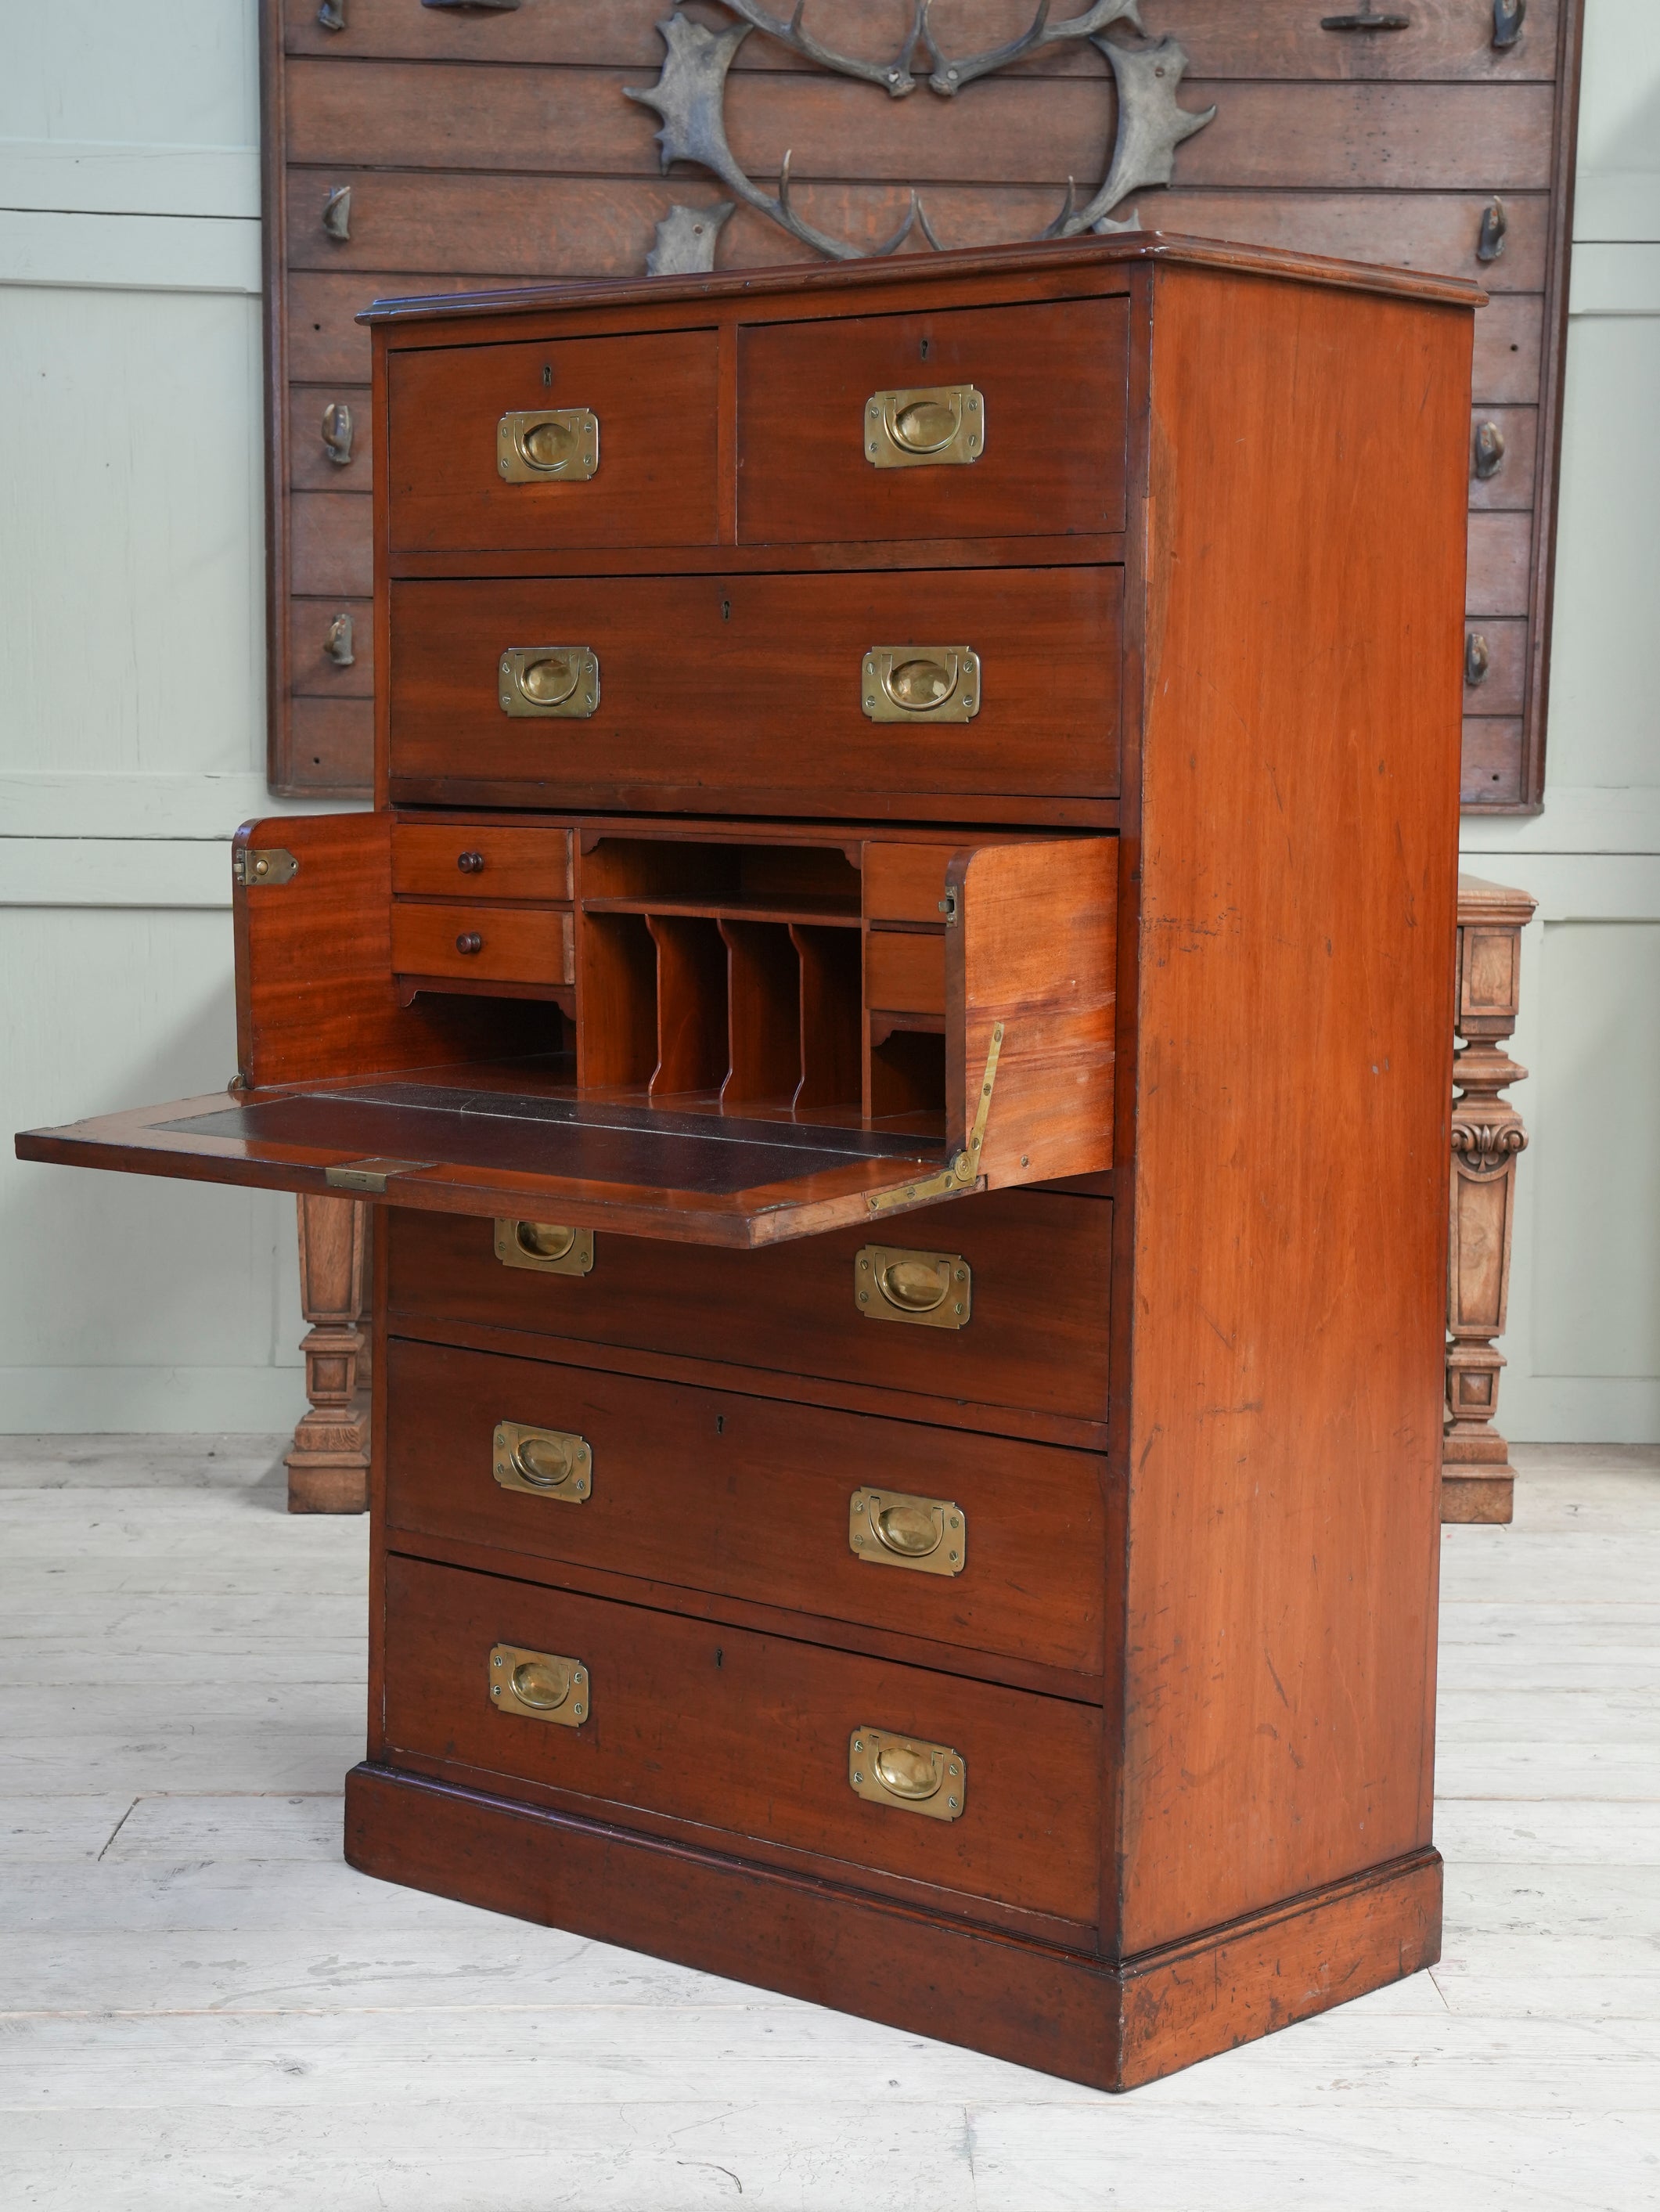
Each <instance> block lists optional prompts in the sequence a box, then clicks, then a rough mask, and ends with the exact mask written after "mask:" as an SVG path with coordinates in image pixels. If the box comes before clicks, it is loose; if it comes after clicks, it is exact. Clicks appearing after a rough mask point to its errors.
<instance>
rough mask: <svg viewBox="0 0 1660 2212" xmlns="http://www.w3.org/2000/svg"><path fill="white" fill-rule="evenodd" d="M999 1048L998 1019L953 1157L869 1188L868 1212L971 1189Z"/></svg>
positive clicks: (989, 1104) (1001, 1036)
mask: <svg viewBox="0 0 1660 2212" xmlns="http://www.w3.org/2000/svg"><path fill="white" fill-rule="evenodd" d="M1002 1049H1003V1024H1001V1022H999V1023H998V1024H997V1026H996V1028H995V1029H994V1030H993V1031H992V1033H991V1049H990V1051H989V1052H988V1053H987V1054H986V1072H985V1073H984V1075H982V1077H981V1079H980V1104H979V1107H978V1109H976V1113H975V1116H974V1127H972V1128H971V1129H970V1132H969V1140H968V1142H967V1144H966V1145H964V1147H963V1149H962V1151H961V1152H958V1154H957V1156H956V1158H954V1159H952V1160H949V1161H948V1162H947V1163H946V1165H945V1166H944V1167H943V1168H941V1169H939V1171H938V1172H937V1173H936V1174H933V1175H929V1176H918V1177H917V1179H916V1181H915V1182H902V1183H897V1184H896V1185H895V1186H894V1188H892V1189H891V1190H877V1191H873V1192H872V1193H871V1194H870V1196H869V1197H868V1198H867V1199H866V1200H865V1206H866V1210H867V1211H868V1212H872V1213H887V1212H891V1210H892V1209H893V1208H894V1207H895V1206H918V1205H920V1204H921V1202H922V1201H923V1200H925V1199H930V1198H956V1197H959V1196H960V1195H961V1194H962V1193H963V1192H964V1191H965V1190H972V1189H973V1188H974V1186H975V1182H976V1179H977V1177H978V1176H979V1173H980V1152H981V1148H982V1146H983V1145H984V1143H985V1141H986V1117H987V1115H988V1114H989V1113H990V1111H991V1092H992V1085H994V1083H995V1082H996V1080H997V1055H998V1054H999V1053H1000V1052H1001V1050H1002Z"/></svg>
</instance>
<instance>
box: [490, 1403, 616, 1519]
mask: <svg viewBox="0 0 1660 2212" xmlns="http://www.w3.org/2000/svg"><path fill="white" fill-rule="evenodd" d="M491 1452H492V1461H491V1472H492V1473H493V1474H494V1475H495V1477H496V1480H497V1481H498V1482H499V1483H500V1484H501V1486H502V1489H503V1490H527V1491H529V1492H530V1493H531V1494H532V1497H535V1498H564V1499H566V1500H568V1501H569V1503H570V1504H575V1505H580V1504H581V1502H582V1500H583V1499H584V1498H586V1497H587V1494H588V1492H589V1491H590V1490H591V1489H592V1488H593V1452H592V1450H591V1449H589V1446H588V1441H587V1437H579V1436H576V1435H575V1434H573V1433H572V1432H571V1431H568V1430H565V1429H527V1428H526V1426H525V1425H524V1423H523V1422H522V1421H498V1422H497V1423H496V1434H495V1437H493V1439H492V1440H491Z"/></svg>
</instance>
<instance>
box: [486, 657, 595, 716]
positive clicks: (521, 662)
mask: <svg viewBox="0 0 1660 2212" xmlns="http://www.w3.org/2000/svg"><path fill="white" fill-rule="evenodd" d="M496 690H497V692H498V694H499V696H500V698H501V701H502V713H503V714H514V715H521V714H558V715H562V716H563V717H564V718H565V719H566V720H569V721H574V722H585V721H587V718H588V716H589V715H590V714H593V710H594V708H596V707H597V706H598V705H599V655H598V653H595V652H594V651H593V647H590V646H586V645H510V646H509V647H508V649H507V651H506V652H505V653H503V654H502V660H501V665H500V667H499V669H498V671H497V682H496Z"/></svg>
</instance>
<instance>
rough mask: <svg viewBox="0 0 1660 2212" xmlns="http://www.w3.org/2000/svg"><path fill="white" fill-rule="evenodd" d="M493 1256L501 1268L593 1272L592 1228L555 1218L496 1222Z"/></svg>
mask: <svg viewBox="0 0 1660 2212" xmlns="http://www.w3.org/2000/svg"><path fill="white" fill-rule="evenodd" d="M496 1258H497V1259H498V1260H499V1261H501V1262H502V1266H503V1267H532V1268H534V1269H535V1271H536V1273H538V1274H539V1275H587V1274H592V1273H593V1230H591V1229H567V1228H565V1227H563V1226H562V1225H561V1224H560V1223H558V1222H556V1221H498V1222H497V1223H496Z"/></svg>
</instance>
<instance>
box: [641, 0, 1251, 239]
mask: <svg viewBox="0 0 1660 2212" xmlns="http://www.w3.org/2000/svg"><path fill="white" fill-rule="evenodd" d="M721 5H722V6H723V7H724V8H725V9H727V12H728V13H729V14H731V15H735V16H736V17H737V18H738V19H739V20H738V21H735V22H733V23H730V24H728V25H727V27H726V28H725V29H723V30H720V31H711V30H710V29H708V27H707V26H706V25H704V24H702V23H698V22H695V21H692V20H691V19H690V17H689V16H685V15H672V16H670V17H669V18H668V19H667V21H664V22H661V23H660V24H659V25H658V30H659V32H660V33H661V35H662V40H663V44H664V46H665V47H666V53H665V55H664V58H663V66H662V72H661V75H660V76H659V78H658V81H657V82H656V84H655V85H654V86H652V87H651V88H649V89H647V88H643V87H637V86H630V87H628V88H626V89H627V91H628V96H629V99H630V100H639V101H641V102H642V104H643V105H644V106H648V107H651V108H654V109H655V110H656V112H657V113H658V114H659V115H660V116H661V118H663V127H662V129H661V130H660V131H659V132H658V133H657V143H658V145H659V146H660V149H661V151H662V161H663V167H664V168H665V169H667V168H669V167H671V166H672V163H674V162H676V161H691V162H694V163H696V166H697V167H699V168H702V169H707V170H708V171H709V173H711V175H713V176H714V177H717V178H718V179H720V181H721V183H722V184H723V185H725V186H726V188H727V191H730V192H731V193H733V195H734V197H733V198H732V199H730V200H721V201H717V202H716V203H715V204H714V206H713V207H710V208H692V207H684V206H681V205H680V204H678V203H677V204H675V205H673V206H672V207H671V208H670V210H669V212H668V214H667V215H666V216H665V217H664V219H663V220H662V222H660V223H659V224H658V226H657V241H656V244H655V246H654V247H653V249H652V252H650V253H649V254H648V257H647V260H646V266H647V269H648V270H649V271H650V273H651V274H652V275H653V276H670V275H675V276H686V275H695V274H696V273H697V272H699V271H701V270H707V269H713V268H714V252H715V247H716V246H717V244H718V243H719V240H720V236H721V229H722V228H723V226H724V225H725V223H726V222H727V217H728V216H731V215H732V214H733V211H734V210H735V208H736V207H737V205H738V204H739V201H741V202H742V203H743V204H745V206H746V207H751V208H753V209H754V210H756V212H757V214H758V215H763V216H766V217H767V219H768V220H769V222H775V223H776V224H777V225H778V227H779V228H781V230H785V231H787V232H788V234H790V236H791V237H792V238H794V239H797V240H800V243H801V244H802V245H804V246H811V247H812V251H813V252H815V253H819V254H822V255H824V258H825V259H827V260H832V261H856V260H860V259H862V258H865V256H866V253H867V252H868V253H871V254H874V255H877V256H880V255H884V254H889V253H896V252H897V251H898V250H899V248H900V247H901V246H903V244H904V242H905V240H907V239H908V238H909V236H910V234H911V233H912V231H913V230H920V231H921V234H922V235H923V237H924V238H925V239H926V240H927V242H928V244H929V245H930V246H933V247H934V248H935V249H936V250H938V249H939V246H940V243H941V241H940V240H939V236H938V234H936V232H935V230H934V228H933V224H932V223H931V222H930V221H929V220H928V216H927V210H926V209H925V208H924V207H923V205H922V203H921V198H920V197H919V196H918V194H917V192H916V191H915V187H913V188H912V191H911V195H910V204H909V208H908V209H907V210H906V212H905V216H904V220H903V222H901V223H900V225H899V226H898V228H897V229H896V230H895V231H894V232H893V233H892V234H891V236H890V237H888V238H885V239H884V240H882V241H881V243H880V244H879V245H877V246H872V247H868V248H866V247H865V246H857V245H854V244H853V243H851V242H850V241H849V240H846V239H842V238H834V237H832V236H830V234H829V233H828V232H826V231H823V230H820V229H818V228H817V227H816V225H814V224H812V223H811V222H808V221H807V220H806V217H805V216H803V215H802V214H801V213H800V210H799V209H798V208H796V207H795V206H794V205H793V204H792V203H791V198H790V154H789V152H786V154H785V155H784V158H783V161H782V163H781V167H780V170H779V176H778V189H777V191H776V192H775V193H773V192H769V191H765V190H763V187H762V186H761V185H757V184H756V183H755V181H754V180H753V179H752V178H751V177H750V176H749V175H748V174H747V173H745V170H744V168H743V167H741V165H740V164H739V161H738V159H737V157H736V155H734V154H733V150H732V148H731V146H730V144H729V143H727V122H726V90H727V72H728V71H729V70H730V69H731V67H732V64H733V58H734V57H735V56H736V54H737V52H738V50H739V47H740V46H742V45H743V43H744V41H745V39H747V38H748V37H749V35H750V33H751V32H752V31H759V32H761V33H762V34H763V36H764V37H766V38H769V39H772V40H776V41H777V43H778V44H779V45H781V46H787V48H788V49H789V50H790V52H793V53H796V54H799V55H800V56H801V57H802V58H804V59H805V60H807V61H810V62H812V63H813V64H815V65H816V66H818V68H820V69H825V70H831V71H832V72H834V73H835V74H836V76H849V77H854V78H858V79H860V80H861V81H862V82H866V83H868V84H873V85H879V86H880V87H881V88H882V89H883V90H884V91H885V92H886V93H887V94H889V95H890V97H891V98H892V99H895V100H903V99H904V98H905V96H906V95H907V94H909V93H911V92H913V91H915V88H916V86H917V84H918V83H919V82H926V83H927V88H928V89H929V91H930V92H933V93H935V94H938V95H939V97H940V98H941V99H944V100H954V99H955V98H956V96H957V94H958V93H959V92H961V91H962V90H963V88H964V86H966V85H969V84H972V83H973V82H975V81H976V79H978V78H980V77H984V76H991V75H993V74H994V72H995V71H996V70H1002V69H1006V68H1008V67H1009V66H1010V65H1011V64H1013V63H1015V62H1018V61H1020V60H1021V59H1023V58H1025V56H1026V55H1027V54H1031V53H1035V52H1038V51H1039V50H1040V49H1041V48H1043V47H1044V46H1052V45H1055V44H1057V43H1059V42H1061V41H1062V40H1071V41H1077V42H1084V43H1087V44H1088V45H1090V46H1093V47H1094V48H1095V49H1096V51H1097V52H1098V53H1099V54H1100V55H1101V56H1102V57H1103V58H1104V61H1105V62H1106V64H1107V66H1108V67H1109V68H1110V70H1111V71H1112V74H1113V79H1114V82H1115V83H1116V87H1117V93H1118V121H1117V128H1116V134H1115V137H1114V142H1113V146H1112V150H1111V156H1110V160H1109V161H1107V163H1106V174H1105V177H1104V179H1103V181H1102V183H1101V185H1100V186H1099V188H1098V190H1097V191H1094V192H1092V193H1091V194H1090V196H1089V197H1088V198H1087V199H1086V200H1085V204H1083V205H1082V206H1081V207H1080V206H1079V204H1078V194H1077V189H1076V186H1075V184H1074V181H1073V179H1071V178H1068V179H1067V191H1066V197H1065V198H1064V200H1063V201H1062V202H1061V208H1060V210H1059V212H1058V213H1057V214H1056V216H1055V219H1054V221H1053V222H1051V223H1049V226H1048V228H1046V229H1045V230H1044V231H1043V233H1042V235H1043V237H1045V238H1076V237H1078V236H1079V235H1080V234H1082V233H1083V232H1085V231H1086V230H1093V231H1110V230H1134V229H1136V228H1139V227H1140V226H1139V224H1138V222H1137V219H1136V216H1135V213H1134V210H1131V212H1130V213H1129V214H1128V216H1126V217H1125V218H1124V219H1123V220H1122V222H1116V221H1114V219H1113V211H1114V210H1115V209H1116V208H1118V207H1120V206H1121V205H1122V204H1123V202H1124V201H1125V200H1127V199H1128V198H1129V197H1130V196H1131V195H1132V194H1133V193H1134V192H1138V191H1141V190H1143V189H1144V188H1145V187H1146V186H1148V185H1167V184H1168V183H1169V182H1170V180H1171V173H1172V168H1173V165H1174V162H1175V159H1176V149H1177V147H1178V146H1179V145H1180V144H1181V143H1182V141H1183V139H1184V138H1189V137H1192V135H1193V133H1194V132H1195V131H1202V130H1203V129H1204V127H1205V125H1206V124H1207V123H1208V122H1209V121H1210V120H1211V118H1212V117H1213V115H1214V114H1215V112H1216V110H1215V109H1214V108H1213V107H1207V108H1206V109H1204V110H1203V112H1191V111H1189V110H1188V109H1186V108H1183V107H1180V106H1177V98H1176V95H1177V89H1178V88H1179V87H1180V85H1181V82H1182V77H1183V72H1184V70H1186V68H1187V65H1188V58H1187V55H1186V54H1185V53H1184V52H1183V50H1182V48H1181V46H1179V45H1178V44H1177V41H1176V40H1174V39H1172V38H1160V39H1148V38H1146V37H1145V36H1143V37H1142V39H1141V40H1140V43H1139V44H1136V45H1133V46H1132V45H1127V44H1125V43H1123V42H1122V40H1118V39H1112V38H1109V37H1108V36H1107V35H1106V33H1107V31H1108V30H1109V28H1110V27H1111V26H1113V25H1115V24H1117V25H1123V24H1128V25H1130V26H1132V27H1134V30H1135V31H1136V32H1138V33H1140V32H1141V30H1142V24H1141V19H1140V14H1139V12H1138V9H1139V0H1094V4H1093V5H1091V7H1089V8H1087V9H1085V11H1084V13H1083V14H1082V15H1073V16H1069V17H1067V19H1066V20H1065V21H1061V22H1058V23H1052V22H1051V21H1049V7H1050V0H1038V8H1037V15H1036V16H1035V17H1034V18H1033V20H1032V22H1031V27H1029V28H1028V29H1027V30H1026V31H1025V32H1024V33H1022V34H1021V36H1020V37H1018V39H1011V40H1008V41H1007V43H1006V44H1005V45H1003V46H994V47H990V48H988V50H987V51H986V52H983V53H977V54H962V55H958V56H956V57H952V56H951V55H948V54H947V53H946V52H945V50H944V49H943V47H942V46H940V44H939V40H938V39H937V38H936V37H935V35H934V33H933V27H932V22H931V15H932V10H933V0H911V17H910V27H909V31H908V33H907V34H906V37H905V39H904V41H903V45H902V46H900V48H899V51H898V52H897V54H896V55H895V56H894V58H893V59H892V60H891V61H887V62H870V61H860V60H858V59H856V58H853V57H851V56H848V55H845V54H838V53H836V52H835V51H834V50H833V49H832V48H830V47H829V46H824V45H821V43H820V42H819V41H818V40H817V39H816V38H814V37H813V36H812V34H811V33H809V32H808V31H807V29H806V26H805V24H804V21H803V17H804V15H805V13H806V0H798V5H797V7H796V9H795V12H794V15H792V16H790V17H788V18H787V19H786V18H784V17H782V16H779V15H770V14H769V12H768V11H767V9H764V8H763V7H762V6H761V5H760V4H759V0H721ZM919 47H921V48H922V49H924V50H925V51H926V52H927V58H928V61H929V64H930V69H929V73H928V75H927V78H926V79H919V78H918V76H916V75H915V68H914V64H915V61H916V56H917V50H918V48H919Z"/></svg>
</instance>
